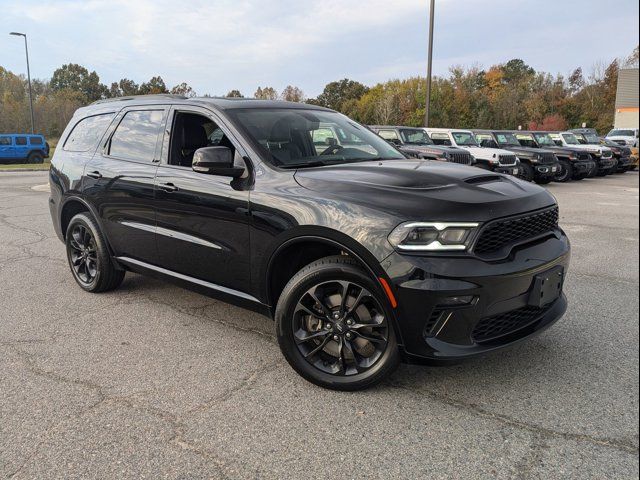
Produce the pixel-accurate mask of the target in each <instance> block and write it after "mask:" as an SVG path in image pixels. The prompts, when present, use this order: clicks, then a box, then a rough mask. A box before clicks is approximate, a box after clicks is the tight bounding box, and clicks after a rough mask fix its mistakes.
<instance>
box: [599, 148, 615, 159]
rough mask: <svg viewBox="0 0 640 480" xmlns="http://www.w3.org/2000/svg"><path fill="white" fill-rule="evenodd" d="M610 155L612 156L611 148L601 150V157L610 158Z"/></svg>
mask: <svg viewBox="0 0 640 480" xmlns="http://www.w3.org/2000/svg"><path fill="white" fill-rule="evenodd" d="M612 156H613V152H612V151H611V150H607V151H605V152H602V158H611V157H612Z"/></svg>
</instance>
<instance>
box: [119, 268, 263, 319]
mask: <svg viewBox="0 0 640 480" xmlns="http://www.w3.org/2000/svg"><path fill="white" fill-rule="evenodd" d="M115 260H116V261H117V262H118V263H119V264H120V265H123V266H125V267H126V268H127V269H128V270H131V271H133V272H136V273H140V274H143V275H148V276H150V277H154V278H158V279H160V280H165V281H168V282H171V283H173V284H175V285H178V286H180V287H183V288H186V289H187V290H192V291H194V292H197V293H200V294H202V295H206V296H208V297H211V298H215V299H217V300H222V301H223V302H226V303H230V304H232V305H237V306H239V307H242V308H246V309H247V310H251V311H253V312H257V313H260V314H261V315H264V316H266V317H269V318H271V310H270V308H269V306H268V305H265V304H264V303H262V302H261V301H260V300H258V299H257V298H255V297H253V296H251V295H249V294H247V293H244V292H240V291H238V290H233V289H231V288H227V287H223V286H221V285H216V284H215V283H210V282H207V281H205V280H200V279H198V278H194V277H190V276H188V275H183V274H182V273H178V272H174V271H173V270H168V269H166V268H162V267H158V266H156V265H152V264H150V263H146V262H141V261H140V260H136V259H135V258H129V257H115Z"/></svg>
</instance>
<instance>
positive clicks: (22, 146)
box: [13, 135, 29, 159]
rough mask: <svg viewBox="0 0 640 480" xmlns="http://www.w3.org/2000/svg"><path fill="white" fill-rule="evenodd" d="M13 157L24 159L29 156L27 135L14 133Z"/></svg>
mask: <svg viewBox="0 0 640 480" xmlns="http://www.w3.org/2000/svg"><path fill="white" fill-rule="evenodd" d="M13 151H14V155H15V157H14V158H17V159H24V158H27V157H28V156H29V145H27V137H26V136H22V135H16V137H15V139H14V150H13Z"/></svg>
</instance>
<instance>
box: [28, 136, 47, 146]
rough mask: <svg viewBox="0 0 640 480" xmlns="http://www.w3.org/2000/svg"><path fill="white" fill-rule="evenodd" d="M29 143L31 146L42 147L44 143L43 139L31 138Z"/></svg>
mask: <svg viewBox="0 0 640 480" xmlns="http://www.w3.org/2000/svg"><path fill="white" fill-rule="evenodd" d="M29 143H30V144H31V145H42V144H43V143H44V142H43V141H42V137H31V138H30V139H29Z"/></svg>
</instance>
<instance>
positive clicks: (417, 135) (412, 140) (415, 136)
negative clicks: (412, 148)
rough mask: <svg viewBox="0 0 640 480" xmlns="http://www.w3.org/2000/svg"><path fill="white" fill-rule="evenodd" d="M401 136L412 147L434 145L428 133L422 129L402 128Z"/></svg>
mask: <svg viewBox="0 0 640 480" xmlns="http://www.w3.org/2000/svg"><path fill="white" fill-rule="evenodd" d="M400 135H401V136H402V140H403V141H404V143H408V144H410V145H433V142H432V141H431V139H430V138H429V135H427V132H425V131H424V130H422V129H420V128H415V129H414V128H402V129H400Z"/></svg>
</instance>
